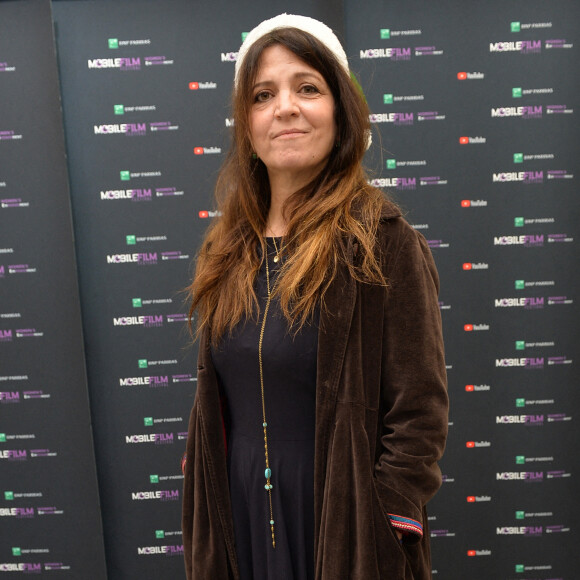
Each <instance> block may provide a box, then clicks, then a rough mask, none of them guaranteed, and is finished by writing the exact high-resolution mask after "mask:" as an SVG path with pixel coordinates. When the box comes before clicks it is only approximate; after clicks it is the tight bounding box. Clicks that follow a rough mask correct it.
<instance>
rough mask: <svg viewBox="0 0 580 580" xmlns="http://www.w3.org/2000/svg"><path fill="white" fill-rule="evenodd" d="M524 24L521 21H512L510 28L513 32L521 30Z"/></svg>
mask: <svg viewBox="0 0 580 580" xmlns="http://www.w3.org/2000/svg"><path fill="white" fill-rule="evenodd" d="M521 29H522V25H521V23H520V22H510V30H511V31H512V32H520V30H521Z"/></svg>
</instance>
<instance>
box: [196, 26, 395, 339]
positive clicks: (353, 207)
mask: <svg viewBox="0 0 580 580" xmlns="http://www.w3.org/2000/svg"><path fill="white" fill-rule="evenodd" d="M275 44H280V45H282V46H283V47H285V48H287V49H288V50H290V51H291V52H293V53H294V54H296V55H297V56H298V57H299V58H300V59H301V60H303V61H304V62H305V63H306V64H308V65H309V66H311V67H312V68H314V69H315V70H316V71H318V72H319V73H320V74H322V76H323V77H324V79H325V81H326V82H327V84H328V86H329V88H330V90H331V92H332V95H333V97H334V102H335V121H336V126H337V144H338V146H337V147H335V148H334V149H333V151H332V152H331V154H330V157H329V159H328V162H327V164H326V166H325V167H324V169H323V170H322V171H321V172H320V173H319V175H318V176H317V177H315V178H314V180H313V181H312V182H310V183H309V184H308V185H306V186H305V187H303V188H302V189H300V190H299V191H297V192H295V193H294V194H293V195H292V196H291V197H290V198H289V199H288V200H287V202H286V205H285V207H284V213H285V216H287V219H288V224H287V231H286V235H285V236H284V240H283V243H284V256H285V261H284V265H283V267H282V269H281V271H280V274H279V276H278V282H277V285H276V288H275V293H276V295H277V296H278V297H279V299H280V305H281V308H282V312H283V313H284V316H285V317H286V318H287V320H288V322H289V324H290V325H291V327H293V328H294V329H299V328H301V327H302V325H303V324H304V323H305V322H306V321H307V320H308V319H309V318H310V316H311V315H312V313H313V312H314V309H315V307H316V305H317V304H318V303H320V304H321V305H322V306H323V305H324V295H325V293H326V290H327V289H328V287H329V285H330V283H331V281H332V280H333V278H334V276H335V274H336V271H337V267H338V266H339V264H340V263H343V264H346V265H347V267H348V268H349V269H350V273H351V275H352V276H353V277H354V278H355V279H357V280H359V281H363V282H367V283H378V284H383V285H384V284H386V281H385V278H384V276H383V274H382V271H381V266H380V263H379V261H378V260H377V257H376V256H375V252H374V249H375V239H376V231H377V227H378V223H379V217H380V212H381V208H382V206H383V202H384V195H383V193H382V192H381V191H380V190H377V189H375V188H373V187H371V186H369V185H368V183H367V176H366V174H365V172H364V170H363V168H362V165H361V161H362V158H363V155H364V153H365V151H366V143H367V136H368V131H369V130H370V124H369V110H368V107H367V104H366V101H365V100H364V97H363V96H362V94H361V92H360V91H359V89H357V87H356V86H355V84H354V82H353V81H352V80H351V78H349V76H348V73H347V72H346V71H345V70H344V69H343V68H342V66H341V65H340V64H339V62H338V61H337V60H336V58H335V57H334V55H333V53H332V52H331V51H330V50H329V49H327V48H326V46H325V45H324V44H322V43H321V42H319V41H318V40H317V39H316V38H315V37H313V36H312V35H310V34H308V33H306V32H304V31H302V30H299V29H296V28H281V29H276V30H273V31H272V32H270V33H268V34H266V35H264V36H263V37H262V38H260V39H259V40H257V41H256V42H255V43H254V44H253V45H252V47H251V48H250V49H249V50H248V52H247V54H246V58H245V60H244V63H243V66H242V68H241V70H240V76H239V79H238V85H237V87H236V89H235V91H234V95H233V116H234V129H233V139H232V144H231V146H230V149H229V153H228V155H227V158H226V160H225V162H224V165H223V166H222V169H221V171H220V174H219V176H218V180H217V184H216V189H215V194H216V200H217V205H218V210H219V211H220V212H221V216H220V217H219V218H217V219H215V220H214V222H213V223H212V225H211V226H210V228H209V230H208V232H207V234H206V237H205V240H204V242H203V244H202V247H201V249H200V251H199V254H198V257H197V265H196V270H195V276H194V279H193V282H192V283H191V285H190V286H189V287H188V289H187V290H188V293H189V295H190V298H191V307H190V312H189V320H190V328H191V326H192V318H193V314H194V313H195V312H196V311H197V315H198V316H197V331H198V332H199V331H201V330H203V329H204V328H206V327H209V328H210V329H211V338H212V341H213V342H214V343H216V342H217V341H218V340H219V338H220V337H221V336H222V335H223V334H224V332H225V331H231V329H232V328H233V327H234V326H235V325H236V324H237V323H238V322H239V321H240V320H242V319H243V318H246V317H247V318H251V317H255V316H256V315H257V313H258V302H257V298H256V293H255V290H254V282H255V278H256V274H257V272H258V270H259V268H260V263H261V257H260V256H263V255H265V241H264V237H263V236H264V232H265V229H266V221H267V218H268V210H269V207H270V185H269V181H268V174H267V169H266V166H265V165H264V164H263V162H262V161H260V160H259V159H253V156H252V146H251V143H250V137H249V136H250V130H249V116H250V108H251V106H252V88H253V84H254V82H255V78H256V76H257V73H258V69H259V66H260V55H261V54H262V52H263V51H264V49H266V48H268V47H269V46H272V45H275ZM349 236H353V237H354V238H356V240H357V242H358V244H359V250H358V255H357V261H356V266H355V265H353V264H352V263H351V261H350V260H349V259H348V257H347V245H346V243H345V240H346V239H347V238H348V237H349ZM259 248H261V252H260V251H259Z"/></svg>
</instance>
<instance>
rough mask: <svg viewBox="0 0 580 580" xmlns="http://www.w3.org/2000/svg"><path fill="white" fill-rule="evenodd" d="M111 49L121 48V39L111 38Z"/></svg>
mask: <svg viewBox="0 0 580 580" xmlns="http://www.w3.org/2000/svg"><path fill="white" fill-rule="evenodd" d="M109 48H111V49H114V48H119V39H118V38H109Z"/></svg>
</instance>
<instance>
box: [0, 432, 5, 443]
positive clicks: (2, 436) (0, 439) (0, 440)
mask: <svg viewBox="0 0 580 580" xmlns="http://www.w3.org/2000/svg"><path fill="white" fill-rule="evenodd" d="M0 443H6V433H0Z"/></svg>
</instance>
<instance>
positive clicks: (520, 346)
mask: <svg viewBox="0 0 580 580" xmlns="http://www.w3.org/2000/svg"><path fill="white" fill-rule="evenodd" d="M525 348H526V342H525V341H524V340H516V350H524V349H525Z"/></svg>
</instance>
